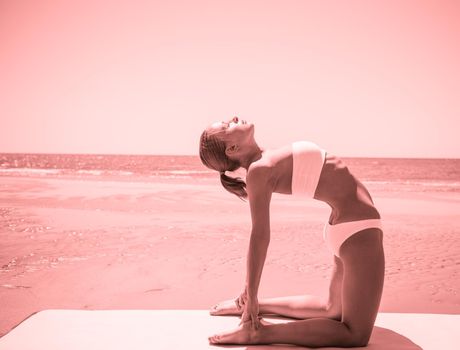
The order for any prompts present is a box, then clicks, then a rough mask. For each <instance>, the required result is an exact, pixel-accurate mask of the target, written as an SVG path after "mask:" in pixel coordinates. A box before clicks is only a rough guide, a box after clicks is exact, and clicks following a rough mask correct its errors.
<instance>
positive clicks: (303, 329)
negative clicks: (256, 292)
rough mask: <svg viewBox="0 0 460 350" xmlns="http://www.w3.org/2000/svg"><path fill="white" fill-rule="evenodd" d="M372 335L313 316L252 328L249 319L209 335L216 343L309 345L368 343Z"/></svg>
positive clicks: (356, 344)
mask: <svg viewBox="0 0 460 350" xmlns="http://www.w3.org/2000/svg"><path fill="white" fill-rule="evenodd" d="M368 339H369V334H362V335H361V334H357V333H353V332H352V331H351V330H350V328H348V327H347V325H346V324H345V323H342V322H339V321H335V320H331V319H327V318H313V319H309V320H300V321H293V322H288V323H282V324H269V325H267V324H264V322H262V324H260V326H259V328H258V329H257V330H254V329H251V326H250V322H249V323H245V324H243V325H241V326H240V327H239V328H238V329H236V330H234V331H231V332H228V333H222V334H219V335H216V336H214V337H211V338H210V342H211V343H214V344H292V345H299V346H307V347H326V346H334V347H352V346H365V345H366V344H367V340H368Z"/></svg>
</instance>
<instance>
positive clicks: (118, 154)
mask: <svg viewBox="0 0 460 350" xmlns="http://www.w3.org/2000/svg"><path fill="white" fill-rule="evenodd" d="M2 154H8V155H14V154H30V155H88V156H89V155H92V156H155V157H197V158H199V155H198V154H179V153H177V154H168V153H69V152H63V153H55V152H2V151H0V155H2ZM338 157H340V158H362V159H372V158H380V159H443V160H460V157H433V156H431V157H421V156H411V157H409V156H348V155H344V156H338Z"/></svg>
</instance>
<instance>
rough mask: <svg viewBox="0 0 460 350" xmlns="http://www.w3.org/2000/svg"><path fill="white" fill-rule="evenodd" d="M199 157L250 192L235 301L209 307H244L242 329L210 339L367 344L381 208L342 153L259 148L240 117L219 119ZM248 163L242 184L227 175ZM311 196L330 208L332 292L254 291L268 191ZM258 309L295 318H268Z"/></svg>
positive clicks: (377, 285) (232, 186)
mask: <svg viewBox="0 0 460 350" xmlns="http://www.w3.org/2000/svg"><path fill="white" fill-rule="evenodd" d="M200 158H201V160H202V162H203V164H205V165H206V166H207V167H209V168H211V169H214V170H216V171H218V172H220V178H221V182H222V185H223V186H224V187H225V189H226V190H228V191H229V192H231V193H233V194H235V195H237V196H238V197H240V198H248V199H249V204H250V210H251V218H252V230H251V238H250V243H249V251H248V256H247V275H246V285H245V288H244V291H243V293H242V294H241V295H240V296H239V297H238V298H237V299H236V300H234V301H225V302H222V303H220V304H218V305H216V306H215V307H213V308H212V309H211V314H213V315H235V314H241V315H242V318H241V323H240V325H239V328H237V329H235V330H233V331H230V332H227V333H222V334H219V335H215V336H212V337H210V338H209V341H210V342H211V343H213V344H294V345H301V346H310V347H325V346H336V347H337V346H338V347H353V346H365V345H367V343H368V341H369V338H370V335H371V332H372V329H373V326H374V322H375V318H376V316H377V311H378V308H379V304H380V298H381V295H382V289H383V279H384V266H385V261H384V252H383V246H382V235H383V233H382V229H381V223H380V215H379V212H378V211H377V209H376V208H375V207H374V203H373V202H372V199H371V197H370V195H369V192H368V191H367V190H366V188H365V187H364V185H363V184H362V183H361V182H360V181H359V180H358V179H356V178H355V177H354V176H353V175H352V174H351V173H350V172H349V170H348V168H347V167H346V165H345V164H344V163H343V161H341V160H340V159H339V158H337V157H335V156H332V155H330V154H326V152H324V151H323V150H322V149H320V148H319V147H318V146H316V145H315V144H313V143H311V142H295V143H293V144H291V145H288V146H285V147H281V148H279V149H274V150H264V149H262V148H260V147H259V146H258V144H257V143H256V141H255V139H254V125H253V124H251V123H247V122H245V121H242V120H239V119H238V118H237V117H234V118H233V119H231V120H229V121H228V122H217V123H214V124H212V125H211V126H209V127H208V128H207V129H206V130H205V131H204V132H203V134H202V135H201V139H200ZM240 167H243V168H244V169H246V171H247V173H246V183H245V182H244V181H243V180H241V179H239V178H236V179H235V178H232V177H229V176H227V175H226V174H225V172H226V171H234V170H236V169H238V168H240ZM273 192H276V193H283V194H295V195H297V194H298V195H303V196H306V197H312V198H314V199H317V200H320V201H323V202H325V203H327V204H328V205H329V206H330V207H331V209H332V211H331V215H330V217H329V221H328V223H327V224H326V226H325V230H324V239H325V241H326V244H327V246H328V247H329V249H330V250H331V252H332V253H333V254H334V269H333V275H332V279H331V283H330V287H329V296H328V298H326V299H322V298H319V297H314V296H309V295H306V296H294V297H283V298H272V299H261V300H259V299H258V297H257V292H258V287H259V282H260V277H261V274H262V268H263V265H264V262H265V257H266V254H267V248H268V244H269V241H270V220H269V211H270V208H269V206H270V199H271V196H272V193H273ZM259 313H261V314H277V315H281V316H285V317H291V318H295V319H299V320H297V321H293V322H288V323H284V324H269V323H267V322H265V321H263V320H261V319H260V318H259Z"/></svg>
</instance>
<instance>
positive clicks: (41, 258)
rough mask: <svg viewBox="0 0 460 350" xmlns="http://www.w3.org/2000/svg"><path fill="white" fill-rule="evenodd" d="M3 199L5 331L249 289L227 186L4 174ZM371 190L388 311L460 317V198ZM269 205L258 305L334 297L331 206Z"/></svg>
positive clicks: (243, 216) (203, 305)
mask: <svg viewBox="0 0 460 350" xmlns="http://www.w3.org/2000/svg"><path fill="white" fill-rule="evenodd" d="M0 193H1V194H0V217H1V218H0V235H1V244H0V266H1V270H0V310H1V317H0V335H3V334H5V333H7V332H8V331H9V330H10V329H11V328H12V327H14V326H15V325H17V324H18V323H20V322H21V321H22V320H24V319H25V318H26V317H28V316H30V315H31V314H32V313H34V312H37V311H40V310H45V309H83V310H92V309H208V308H209V307H211V306H212V305H213V304H214V303H216V302H218V301H221V300H224V299H230V298H234V297H236V296H237V295H238V294H239V293H240V292H241V290H242V288H243V284H244V278H245V258H246V252H247V245H248V240H249V233H250V227H251V223H250V215H249V208H248V204H247V203H244V202H242V201H240V200H238V199H237V198H236V197H234V196H232V195H230V194H228V193H227V192H225V190H224V189H223V188H222V187H221V186H220V184H219V182H218V181H217V180H215V181H211V180H207V179H198V180H197V179H163V180H152V179H149V180H145V181H142V180H138V181H135V182H129V181H118V180H111V179H103V180H100V179H99V180H98V179H95V178H52V177H47V176H42V177H26V176H22V177H14V176H2V177H0ZM371 193H372V195H373V198H374V201H375V203H376V205H377V207H378V208H379V210H380V213H381V215H382V218H383V222H384V231H385V232H384V234H385V236H384V245H385V252H386V279H385V287H384V293H383V297H382V303H381V308H380V311H382V312H420V313H445V314H459V313H460V227H459V222H460V194H459V193H448V192H445V193H444V192H439V193H436V192H431V193H430V192H424V193H417V192H396V191H394V192H383V191H380V192H379V191H377V192H375V191H372V188H371ZM271 209H272V210H271V230H272V233H271V244H270V247H269V252H268V256H267V261H266V265H265V268H264V272H263V276H262V281H261V285H260V292H259V298H263V297H272V296H282V295H296V294H323V295H325V294H326V292H327V287H328V283H329V276H330V273H331V263H332V256H331V255H330V253H329V252H328V251H327V249H326V246H325V244H324V242H323V241H322V227H323V224H324V222H325V221H326V220H327V218H328V215H329V209H328V207H327V206H326V205H324V204H322V203H320V202H316V201H312V200H303V199H299V198H295V197H291V196H282V195H274V196H273V199H272V204H271ZM363 288H365V286H363Z"/></svg>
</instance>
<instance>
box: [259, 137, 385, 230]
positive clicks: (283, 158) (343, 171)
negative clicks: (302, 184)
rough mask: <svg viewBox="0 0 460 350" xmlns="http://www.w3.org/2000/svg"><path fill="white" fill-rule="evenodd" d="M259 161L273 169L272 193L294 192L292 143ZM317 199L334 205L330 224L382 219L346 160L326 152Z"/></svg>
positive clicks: (266, 154) (264, 155)
mask: <svg viewBox="0 0 460 350" xmlns="http://www.w3.org/2000/svg"><path fill="white" fill-rule="evenodd" d="M257 163H259V165H262V166H267V167H269V168H270V170H271V171H270V176H271V179H270V182H271V183H272V187H273V192H276V193H281V194H291V193H292V192H291V188H292V187H291V186H292V166H293V158H292V146H291V145H287V146H283V147H281V148H278V149H275V150H269V151H265V152H264V154H263V156H262V158H261V159H260V160H258V161H257ZM314 198H315V199H317V200H319V201H322V202H325V203H327V204H329V205H330V206H331V208H332V212H331V216H330V218H329V223H331V224H338V223H341V222H347V221H355V220H365V219H377V218H380V215H379V213H378V211H377V209H376V208H375V206H374V203H373V202H372V199H371V196H370V194H369V192H368V191H367V189H366V188H365V187H364V185H363V184H362V183H361V181H359V180H358V179H357V178H356V177H355V176H354V175H353V174H352V173H350V171H349V169H348V167H347V166H346V164H345V163H344V162H343V160H342V159H340V158H338V157H336V156H334V155H330V154H326V160H325V163H324V166H323V168H322V170H321V175H320V178H319V183H318V186H317V188H316V192H315V195H314Z"/></svg>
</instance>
